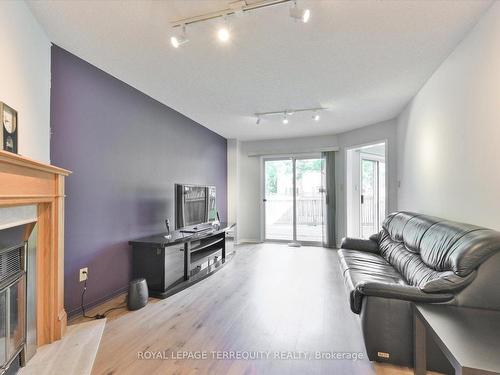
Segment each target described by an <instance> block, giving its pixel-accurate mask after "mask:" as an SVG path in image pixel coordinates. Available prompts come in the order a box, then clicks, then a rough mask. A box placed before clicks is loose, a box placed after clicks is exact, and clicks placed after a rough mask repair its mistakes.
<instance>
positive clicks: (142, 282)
mask: <svg viewBox="0 0 500 375" xmlns="http://www.w3.org/2000/svg"><path fill="white" fill-rule="evenodd" d="M148 298H149V294H148V284H147V283H146V279H145V278H143V277H141V278H139V279H134V280H132V281H131V282H130V283H129V286H128V299H127V307H128V309H129V310H139V309H142V308H143V307H144V306H146V304H147V303H148Z"/></svg>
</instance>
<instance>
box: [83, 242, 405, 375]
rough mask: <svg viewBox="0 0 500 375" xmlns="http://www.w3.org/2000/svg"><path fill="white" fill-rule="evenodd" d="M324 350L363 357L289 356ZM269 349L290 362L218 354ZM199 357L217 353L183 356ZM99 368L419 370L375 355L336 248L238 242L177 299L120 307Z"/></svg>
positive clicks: (119, 370) (146, 371) (262, 352)
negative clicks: (376, 360) (371, 357)
mask: <svg viewBox="0 0 500 375" xmlns="http://www.w3.org/2000/svg"><path fill="white" fill-rule="evenodd" d="M122 302H123V297H120V298H117V299H115V300H113V301H110V302H109V303H107V304H105V305H102V306H100V307H99V309H95V310H94V311H90V313H96V312H98V311H100V312H102V311H104V310H105V309H107V308H109V307H111V306H116V305H119V304H120V303H122ZM81 320H82V319H79V321H81ZM212 352H216V353H212ZM316 352H321V353H324V354H323V355H327V353H331V352H341V353H354V355H358V356H363V357H364V358H363V359H358V360H352V359H330V360H311V359H303V358H302V357H300V358H299V359H292V360H290V359H289V360H286V358H287V356H289V355H294V356H299V355H308V356H309V355H313V356H314V355H315V354H316ZM172 353H174V354H175V358H174V356H173V355H172ZM266 353H270V355H271V356H274V355H275V354H276V353H281V354H280V356H281V358H282V359H255V360H242V359H240V360H238V359H231V358H227V357H226V359H216V358H213V356H216V355H220V356H224V355H225V356H230V355H237V354H240V355H260V356H265V355H266ZM299 353H307V354H299ZM195 354H198V355H206V356H207V357H208V358H206V359H193V358H187V359H182V358H181V357H182V355H195ZM151 356H153V357H155V358H150V357H151ZM92 373H93V374H106V375H110V374H120V375H121V374H217V375H222V374H280V375H281V374H405V375H406V374H408V375H409V374H412V373H413V372H412V371H411V370H410V369H407V368H400V367H395V366H381V365H374V364H372V363H371V362H369V361H368V360H367V359H366V354H365V351H364V344H363V339H362V335H361V329H360V325H359V320H358V317H357V316H356V315H355V314H353V313H352V312H351V311H350V309H349V304H348V299H347V295H346V291H345V288H344V284H343V280H342V279H341V276H340V273H339V266H338V264H337V254H336V251H335V250H330V249H324V248H318V247H301V248H292V247H287V246H286V245H281V244H259V245H244V246H238V247H236V256H235V257H234V258H233V260H232V261H231V262H230V263H228V264H227V265H226V266H225V267H224V268H223V269H222V270H220V271H219V272H217V273H216V274H214V275H212V276H211V277H209V278H207V279H206V280H204V281H202V282H200V283H198V284H196V285H194V286H192V287H191V288H188V289H186V290H184V291H182V292H180V293H178V294H176V295H174V296H171V297H169V298H167V299H165V300H151V301H150V303H149V304H148V305H147V306H146V307H144V308H143V309H141V310H139V311H135V312H128V311H126V310H125V309H121V310H115V311H112V312H111V313H110V314H109V315H108V322H107V324H106V328H105V331H104V334H103V337H102V340H101V344H100V347H99V351H98V354H97V358H96V361H95V363H94V367H93V371H92Z"/></svg>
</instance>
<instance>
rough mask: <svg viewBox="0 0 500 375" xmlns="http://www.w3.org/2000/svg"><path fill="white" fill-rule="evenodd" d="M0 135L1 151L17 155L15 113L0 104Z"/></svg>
mask: <svg viewBox="0 0 500 375" xmlns="http://www.w3.org/2000/svg"><path fill="white" fill-rule="evenodd" d="M0 121H1V122H2V123H1V126H0V135H1V137H0V138H1V141H2V150H5V151H9V152H13V153H15V154H17V134H18V130H19V129H18V126H17V111H16V110H15V109H13V108H11V107H9V106H8V105H7V104H5V103H2V102H0Z"/></svg>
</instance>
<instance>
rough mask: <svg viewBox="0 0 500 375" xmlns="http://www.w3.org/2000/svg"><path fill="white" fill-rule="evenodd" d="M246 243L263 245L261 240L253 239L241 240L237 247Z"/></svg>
mask: <svg viewBox="0 0 500 375" xmlns="http://www.w3.org/2000/svg"><path fill="white" fill-rule="evenodd" d="M245 243H252V244H256V243H262V241H260V240H253V239H241V240H238V242H236V244H237V245H242V244H245Z"/></svg>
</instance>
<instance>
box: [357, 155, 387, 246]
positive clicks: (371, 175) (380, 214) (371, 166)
mask: <svg viewBox="0 0 500 375" xmlns="http://www.w3.org/2000/svg"><path fill="white" fill-rule="evenodd" d="M384 218H385V162H384V161H383V160H381V158H375V157H366V156H362V157H361V215H360V219H361V223H360V234H361V237H362V238H368V237H370V236H371V235H372V234H374V233H377V232H378V231H379V230H380V227H381V225H382V221H383V220H384Z"/></svg>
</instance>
